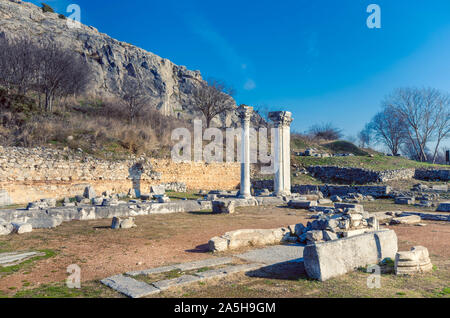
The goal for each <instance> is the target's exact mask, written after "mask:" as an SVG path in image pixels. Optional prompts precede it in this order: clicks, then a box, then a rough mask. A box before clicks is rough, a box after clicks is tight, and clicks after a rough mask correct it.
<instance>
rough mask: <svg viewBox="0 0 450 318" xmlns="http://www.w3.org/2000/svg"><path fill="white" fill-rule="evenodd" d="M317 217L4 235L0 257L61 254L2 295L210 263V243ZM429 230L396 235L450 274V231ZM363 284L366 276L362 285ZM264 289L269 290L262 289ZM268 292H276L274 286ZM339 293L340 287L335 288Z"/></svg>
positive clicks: (4, 280) (166, 218)
mask: <svg viewBox="0 0 450 318" xmlns="http://www.w3.org/2000/svg"><path fill="white" fill-rule="evenodd" d="M310 214H311V213H309V212H307V211H304V210H292V209H287V208H280V207H246V208H238V209H237V213H236V214H233V215H225V214H221V215H220V214H210V213H206V212H198V213H176V214H167V215H152V216H142V217H137V218H136V224H137V228H134V229H129V230H111V229H109V225H110V224H111V220H110V219H105V220H94V221H73V222H69V223H63V225H62V226H60V227H58V228H56V229H52V230H34V231H33V232H32V233H29V234H24V235H9V236H3V237H0V252H10V251H27V250H43V249H50V250H53V251H55V252H56V255H55V256H53V257H50V258H48V259H41V260H37V261H35V262H33V263H32V264H28V265H26V266H24V267H23V268H20V269H19V270H18V271H17V272H13V273H2V272H1V271H0V295H1V293H3V294H6V295H14V293H15V292H17V291H18V290H27V289H33V288H37V287H39V286H42V285H43V284H50V283H58V282H59V283H61V282H64V281H65V279H66V278H67V276H68V274H67V273H66V268H67V266H68V265H70V264H77V265H79V266H80V267H81V280H82V282H92V281H98V280H101V279H103V278H105V277H109V276H112V275H117V274H121V273H125V272H128V271H134V270H142V269H148V268H152V267H158V266H163V265H169V264H175V263H182V262H188V261H195V260H201V259H206V258H210V257H211V254H210V253H209V252H208V251H207V245H206V244H207V242H208V240H209V239H210V238H211V237H213V236H217V235H222V234H224V233H225V232H227V231H231V230H237V229H244V228H262V229H264V228H267V229H268V228H276V227H281V226H287V225H289V224H295V223H299V222H302V223H304V224H306V222H307V221H308V218H309V215H310ZM423 223H425V224H427V226H425V227H419V226H395V227H392V228H393V229H394V230H395V231H396V233H397V236H398V239H399V248H400V250H409V249H410V248H411V247H412V246H414V245H423V246H426V247H427V248H428V249H429V251H430V256H431V258H432V261H433V263H436V264H438V265H439V267H440V268H442V269H443V270H446V271H447V269H445V268H446V267H448V265H449V264H448V261H449V259H450V249H448V243H449V242H450V224H449V223H448V222H445V223H444V222H428V221H423ZM239 252H240V251H233V252H232V253H233V254H237V253H239ZM228 254H231V253H228ZM219 256H228V255H227V254H224V255H219ZM446 273H447V272H446ZM351 275H353V274H351ZM355 275H362V274H355ZM443 275H444V276H439V277H440V280H441V281H442V277H446V276H445V275H447V274H445V273H444V274H443ZM364 279H365V278H364V276H362V277H361V280H362V281H363V280H364ZM444 279H445V278H444ZM247 280H248V281H247ZM445 280H446V279H445ZM253 281H254V279H253V280H250V279H249V278H245V279H244V282H245V284H253V283H252V282H253ZM393 281H395V280H393ZM341 283H345V282H341ZM443 283H444V284H447V285H448V284H449V282H448V281H447V282H441V283H440V284H443ZM230 284H231V282H230ZM236 284H237V282H236ZM98 285H100V284H98ZM227 286H228V285H227ZM230 286H234V285H230ZM238 286H240V285H239V284H238ZM257 286H258V288H262V287H261V283H258V285H257ZM230 288H231V291H230V294H229V295H231V296H232V295H234V293H235V291H234V288H235V287H230ZM255 288H256V287H255ZM265 288H266V289H271V287H270V286H269V287H267V286H266V287H265ZM283 288H287V287H283ZM289 288H291V287H289ZM292 288H293V289H295V288H297V287H296V286H293V287H292ZM352 288H353V287H352ZM439 288H440V287H439ZM258 290H259V289H258ZM261 290H262V291H261V292H267V294H256V295H257V296H262V297H265V296H266V295H272V294H271V292H270V291H267V290H266V291H265V289H264V288H263V289H261ZM300 290H303V289H300ZM336 290H339V288H338V287H336ZM213 291H214V288H213V289H205V290H204V291H203V290H195V295H196V296H197V295H198V296H209V295H210V296H214V292H213ZM241 292H242V290H241V289H239V295H241V294H240V293H241ZM104 293H105V290H104V289H103V290H102V295H103V296H105V294H104ZM298 293H299V291H297V292H293V294H289V293H288V294H286V296H287V295H290V296H294V297H295V296H298V295H299V294H298ZM108 295H109V294H107V295H106V296H108ZM170 295H174V296H175V295H178V296H180V295H182V294H171V293H167V294H166V296H170ZM282 295H283V294H280V295H279V294H278V292H276V293H275V294H273V296H282ZM350 295H352V294H350ZM109 296H114V297H116V296H118V295H116V294H111V295H109ZM162 296H163V295H162ZM242 296H253V293H251V294H247V293H246V292H244V293H243V294H242Z"/></svg>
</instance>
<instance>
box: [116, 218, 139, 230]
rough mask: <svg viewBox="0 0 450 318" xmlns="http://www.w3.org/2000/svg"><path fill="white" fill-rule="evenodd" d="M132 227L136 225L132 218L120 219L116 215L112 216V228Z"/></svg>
mask: <svg viewBox="0 0 450 318" xmlns="http://www.w3.org/2000/svg"><path fill="white" fill-rule="evenodd" d="M133 227H136V224H135V223H134V218H133V217H129V218H127V219H124V220H122V219H120V218H118V217H114V218H113V220H112V223H111V228H112V229H115V230H116V229H131V228H133Z"/></svg>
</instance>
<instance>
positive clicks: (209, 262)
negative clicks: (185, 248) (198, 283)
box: [175, 257, 233, 271]
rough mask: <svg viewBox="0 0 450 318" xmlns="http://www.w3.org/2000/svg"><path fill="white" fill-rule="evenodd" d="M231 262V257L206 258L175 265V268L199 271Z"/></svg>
mask: <svg viewBox="0 0 450 318" xmlns="http://www.w3.org/2000/svg"><path fill="white" fill-rule="evenodd" d="M232 261H233V258H231V257H217V258H208V259H205V260H201V261H196V262H190V263H182V264H178V265H175V266H176V268H178V269H180V270H182V271H188V270H191V269H199V268H203V267H210V266H219V265H224V264H228V263H231V262H232Z"/></svg>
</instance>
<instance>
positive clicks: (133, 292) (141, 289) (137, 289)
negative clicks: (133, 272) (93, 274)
mask: <svg viewBox="0 0 450 318" xmlns="http://www.w3.org/2000/svg"><path fill="white" fill-rule="evenodd" d="M101 283H102V284H104V285H106V286H108V287H110V288H112V289H114V290H115V291H118V292H119V293H122V294H124V295H126V296H128V297H131V298H141V297H145V296H149V295H153V294H157V293H159V292H161V290H159V289H158V288H156V287H154V286H152V285H149V284H147V283H144V282H140V281H137V280H135V279H133V278H131V277H127V276H124V275H116V276H111V277H108V278H105V279H103V280H101Z"/></svg>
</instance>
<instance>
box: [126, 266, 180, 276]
mask: <svg viewBox="0 0 450 318" xmlns="http://www.w3.org/2000/svg"><path fill="white" fill-rule="evenodd" d="M175 269H178V267H177V266H175V265H169V266H162V267H155V268H149V269H144V270H141V271H132V272H127V273H126V274H127V275H129V276H138V275H151V274H160V273H166V272H170V271H173V270H175Z"/></svg>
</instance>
